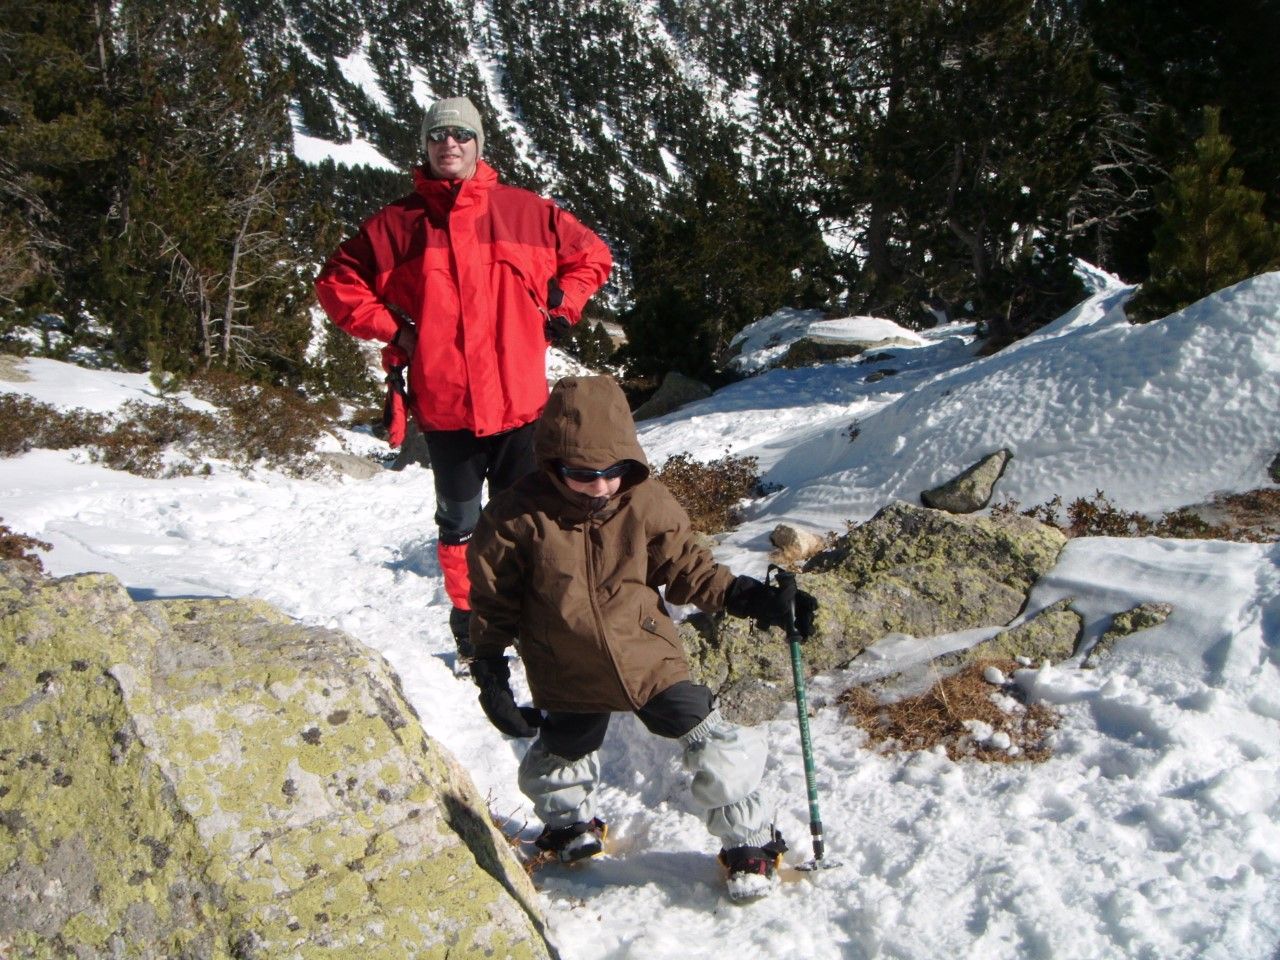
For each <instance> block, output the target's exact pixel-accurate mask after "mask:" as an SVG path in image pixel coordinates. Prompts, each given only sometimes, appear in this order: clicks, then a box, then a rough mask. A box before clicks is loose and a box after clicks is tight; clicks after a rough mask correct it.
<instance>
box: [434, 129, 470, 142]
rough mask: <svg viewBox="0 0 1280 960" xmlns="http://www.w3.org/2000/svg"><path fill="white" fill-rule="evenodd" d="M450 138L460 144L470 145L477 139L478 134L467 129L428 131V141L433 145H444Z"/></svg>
mask: <svg viewBox="0 0 1280 960" xmlns="http://www.w3.org/2000/svg"><path fill="white" fill-rule="evenodd" d="M449 137H453V139H454V140H456V141H458V143H470V142H471V141H472V140H474V139H475V138H476V134H475V131H474V130H468V129H467V128H466V127H435V128H433V129H431V130H428V131H427V139H428V140H430V141H431V142H432V143H444V142H445V140H446V139H448V138H449Z"/></svg>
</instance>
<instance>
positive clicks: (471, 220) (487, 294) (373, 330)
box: [316, 161, 613, 436]
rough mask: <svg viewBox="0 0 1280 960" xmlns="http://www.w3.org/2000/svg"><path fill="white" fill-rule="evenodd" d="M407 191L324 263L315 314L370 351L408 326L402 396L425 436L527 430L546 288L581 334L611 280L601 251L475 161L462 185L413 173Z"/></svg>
mask: <svg viewBox="0 0 1280 960" xmlns="http://www.w3.org/2000/svg"><path fill="white" fill-rule="evenodd" d="M414 186H415V190H414V192H413V193H411V194H409V195H408V196H406V197H402V198H401V199H399V200H397V201H395V202H394V203H391V204H388V205H387V206H386V207H384V208H382V209H381V210H379V211H378V212H377V213H376V214H374V215H373V216H372V217H370V218H369V219H368V220H367V221H365V223H364V225H363V226H361V228H360V232H359V233H357V234H356V235H355V236H354V237H352V238H351V239H349V240H347V241H346V242H345V243H343V244H342V246H340V247H339V248H338V250H337V251H336V252H335V253H334V254H333V256H332V257H330V258H329V261H328V262H327V263H326V264H325V266H324V269H322V270H321V271H320V276H319V277H318V278H317V279H316V293H317V295H318V296H319V298H320V304H321V306H323V307H324V309H325V312H326V313H328V315H329V318H330V319H331V320H332V321H333V322H334V323H335V324H337V325H338V326H339V327H341V328H342V329H343V330H345V331H346V332H347V333H350V334H352V335H353V336H357V337H361V338H363V339H366V340H382V341H385V342H387V343H390V342H391V341H392V340H394V339H395V336H396V333H397V332H398V331H399V328H400V326H401V324H403V323H410V324H413V325H414V326H416V327H417V335H418V345H417V349H416V350H415V351H414V355H413V357H412V359H411V361H410V363H409V368H408V374H409V376H408V386H409V393H410V395H411V397H412V412H413V416H414V419H415V420H416V421H417V423H418V425H419V426H420V427H421V428H422V429H423V430H469V431H471V432H472V433H474V434H476V435H477V436H488V435H491V434H495V433H501V432H502V431H504V430H511V429H514V428H515V427H519V426H522V425H523V424H526V423H530V422H532V421H533V420H535V419H537V417H538V414H539V412H540V411H541V410H542V407H543V405H544V404H545V403H546V401H547V377H546V350H547V342H546V338H545V335H544V321H545V319H546V314H545V312H544V311H546V310H547V308H548V304H547V297H548V283H549V281H551V280H555V282H556V284H557V285H558V286H559V289H560V290H561V291H563V300H562V301H561V302H560V304H559V305H558V306H556V307H555V310H554V312H555V313H556V314H557V315H559V316H563V317H564V318H565V319H567V320H569V321H570V322H574V323H576V322H577V320H578V318H579V317H580V316H581V314H582V308H583V306H584V305H585V304H586V302H587V300H588V298H589V297H590V296H591V295H592V294H593V293H595V292H596V290H598V289H599V288H600V286H601V285H602V284H603V283H604V281H605V279H606V278H607V277H608V276H609V270H610V268H611V267H612V265H613V260H612V257H611V256H610V254H609V248H608V247H606V246H605V245H604V242H603V241H601V239H600V238H599V237H597V236H596V235H595V234H594V233H593V232H592V231H591V230H589V229H587V228H586V227H585V226H583V225H582V224H581V223H580V222H578V220H576V219H575V218H574V217H573V216H572V215H571V214H569V213H566V212H565V211H564V210H561V209H560V208H559V207H557V206H556V205H555V204H554V203H553V202H552V201H550V200H546V199H544V198H542V197H539V196H537V195H536V194H533V193H530V192H529V191H527V190H521V189H519V188H517V187H510V186H507V185H505V184H502V183H500V182H499V181H498V175H497V173H496V172H495V171H494V169H493V168H492V167H490V166H489V165H488V164H487V163H485V162H484V161H480V162H478V163H477V165H476V173H475V176H474V177H473V178H472V179H470V180H436V179H432V178H430V177H428V176H426V175H425V174H424V173H423V172H422V171H421V170H415V171H414ZM390 351H391V352H393V353H398V351H397V350H395V348H394V347H393V348H390Z"/></svg>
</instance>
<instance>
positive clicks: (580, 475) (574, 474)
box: [556, 460, 631, 483]
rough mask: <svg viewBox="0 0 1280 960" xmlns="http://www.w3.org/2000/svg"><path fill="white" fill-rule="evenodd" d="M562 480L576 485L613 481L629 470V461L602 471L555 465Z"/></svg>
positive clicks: (618, 463) (620, 462) (623, 461)
mask: <svg viewBox="0 0 1280 960" xmlns="http://www.w3.org/2000/svg"><path fill="white" fill-rule="evenodd" d="M556 469H557V470H559V471H560V478H561V479H562V480H573V481H575V482H577V483H594V482H595V481H596V480H615V479H617V478H618V477H620V476H622V475H623V474H624V473H626V472H627V471H628V470H630V469H631V461H630V460H619V461H618V462H617V463H615V464H613V466H610V467H605V468H604V469H603V470H592V469H591V468H590V467H566V466H565V465H564V464H563V463H560V464H556Z"/></svg>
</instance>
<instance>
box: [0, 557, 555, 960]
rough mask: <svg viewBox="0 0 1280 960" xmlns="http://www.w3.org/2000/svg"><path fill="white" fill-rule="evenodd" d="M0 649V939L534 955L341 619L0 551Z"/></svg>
mask: <svg viewBox="0 0 1280 960" xmlns="http://www.w3.org/2000/svg"><path fill="white" fill-rule="evenodd" d="M0 663H3V668H2V669H0V944H7V945H8V946H9V947H10V948H11V950H12V951H13V956H15V957H85V958H88V957H107V956H128V957H139V958H153V957H154V958H197V957H198V958H224V957H225V958H237V960H245V958H264V960H265V958H272V960H275V958H286V957H287V958H295V957H296V958H308V957H360V958H362V960H363V958H371V960H372V958H401V957H445V956H449V957H472V956H474V957H480V956H493V957H531V958H540V957H548V956H551V955H553V951H552V949H551V948H550V947H549V946H548V944H547V942H546V940H545V937H544V936H543V933H542V923H541V920H540V919H539V917H538V915H537V911H536V906H535V903H536V897H535V895H534V892H533V890H532V887H531V886H530V885H529V882H528V878H527V877H526V876H525V874H524V872H523V871H522V870H521V868H520V866H519V865H518V864H517V863H516V861H515V858H514V857H513V856H512V854H511V852H510V850H509V849H508V847H507V844H506V843H505V841H504V840H503V838H502V837H501V835H500V834H499V833H498V832H497V831H496V830H495V829H494V828H493V826H492V825H491V823H490V822H489V819H488V815H487V811H486V809H485V806H484V803H483V800H482V799H481V798H480V797H479V796H478V795H477V793H476V790H475V787H474V786H473V785H472V784H471V782H470V780H469V778H468V777H467V775H466V773H465V771H463V770H462V769H461V768H460V767H459V766H458V765H457V763H456V762H455V761H454V760H453V759H452V758H451V757H450V756H449V755H448V754H447V753H446V752H445V751H444V750H443V749H442V748H441V747H439V746H438V745H437V744H435V743H434V742H433V741H431V740H430V739H429V738H428V737H427V736H426V735H425V734H424V733H423V731H422V728H421V726H420V725H419V723H418V722H417V719H416V717H415V716H414V714H413V711H412V708H411V707H410V706H409V704H408V703H407V702H406V701H405V700H404V698H403V696H402V694H401V692H400V689H399V682H398V679H397V678H396V676H395V674H394V673H393V672H392V671H391V670H390V668H389V667H388V666H387V664H386V662H385V661H384V660H383V659H382V658H381V657H380V656H378V655H377V654H376V653H374V652H373V651H370V650H369V649H367V648H365V647H363V646H362V645H360V644H359V643H357V642H356V641H354V640H352V639H351V638H349V637H347V636H346V635H344V634H341V633H338V632H336V631H330V630H321V629H313V628H305V627H303V626H301V625H299V624H297V623H295V622H293V621H291V620H289V619H288V618H286V617H284V616H283V615H281V614H280V613H278V612H277V611H275V610H273V609H272V608H271V607H269V606H267V605H266V604H263V603H260V602H256V601H231V600H228V601H211V600H205V601H167V602H159V601H157V602H149V603H144V604H135V603H134V602H133V601H131V600H130V598H129V597H128V595H127V594H126V593H125V591H124V590H123V589H122V588H121V586H120V584H119V583H118V582H117V581H116V580H115V579H114V578H112V577H108V576H102V575H86V576H79V577H73V578H67V579H64V580H47V579H37V578H35V577H34V576H31V575H29V574H24V573H23V572H22V571H21V570H20V569H19V568H16V567H14V566H11V565H8V566H6V565H0Z"/></svg>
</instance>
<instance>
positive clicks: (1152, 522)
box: [992, 488, 1280, 543]
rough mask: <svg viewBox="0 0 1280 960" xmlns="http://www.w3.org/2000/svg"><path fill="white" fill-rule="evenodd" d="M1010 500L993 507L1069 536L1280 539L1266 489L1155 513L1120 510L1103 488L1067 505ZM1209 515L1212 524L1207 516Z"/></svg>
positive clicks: (1271, 492)
mask: <svg viewBox="0 0 1280 960" xmlns="http://www.w3.org/2000/svg"><path fill="white" fill-rule="evenodd" d="M1020 506H1021V505H1020V504H1019V503H1018V501H1016V500H1009V501H1006V502H1005V503H1002V504H998V505H996V506H994V507H993V508H992V512H993V513H996V514H1001V513H1003V514H1010V513H1017V512H1021V513H1022V514H1024V515H1025V516H1028V517H1032V518H1034V519H1036V520H1039V521H1040V522H1041V523H1046V524H1049V525H1050V526H1055V527H1058V529H1060V530H1062V532H1063V533H1065V534H1066V535H1067V536H1069V537H1166V538H1169V539H1175V540H1234V541H1237V542H1243V543H1271V542H1274V541H1275V540H1277V539H1280V490H1276V489H1273V488H1267V489H1262V490H1253V491H1251V492H1249V493H1240V494H1230V495H1227V496H1223V497H1220V498H1218V499H1216V500H1214V501H1213V502H1212V503H1210V504H1204V505H1200V506H1195V507H1180V508H1179V509H1177V510H1172V511H1170V512H1168V513H1164V514H1161V515H1160V516H1158V517H1154V518H1153V517H1149V516H1147V515H1146V514H1142V513H1138V512H1137V511H1129V510H1121V509H1120V508H1119V507H1117V506H1116V505H1115V504H1114V503H1112V502H1111V500H1110V499H1108V497H1107V495H1106V494H1104V493H1103V492H1102V491H1101V490H1098V491H1095V493H1094V495H1093V497H1092V499H1088V500H1086V499H1085V498H1084V497H1077V498H1076V499H1075V500H1073V501H1072V502H1071V503H1070V504H1068V505H1067V506H1066V508H1065V510H1066V521H1065V522H1063V521H1062V520H1061V517H1062V513H1063V504H1062V498H1061V497H1054V498H1053V499H1051V500H1049V501H1047V502H1046V503H1042V504H1039V505H1038V506H1034V507H1031V508H1030V509H1027V510H1022V511H1019V509H1018V508H1019V507H1020ZM1206 516H1209V517H1212V518H1213V519H1212V522H1211V521H1210V520H1207V519H1205V518H1206Z"/></svg>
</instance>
